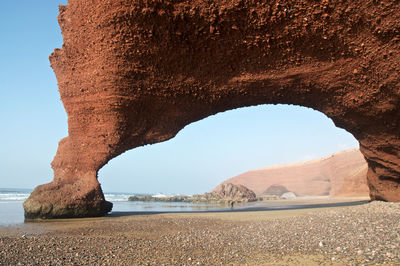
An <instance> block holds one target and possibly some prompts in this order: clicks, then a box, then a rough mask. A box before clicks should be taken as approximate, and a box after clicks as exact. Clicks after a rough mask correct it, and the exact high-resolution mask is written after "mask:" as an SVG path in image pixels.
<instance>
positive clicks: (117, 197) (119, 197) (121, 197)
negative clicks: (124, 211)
mask: <svg viewBox="0 0 400 266" xmlns="http://www.w3.org/2000/svg"><path fill="white" fill-rule="evenodd" d="M130 196H132V195H131V194H125V193H104V197H105V198H106V200H108V201H114V202H115V201H128V198H129V197H130Z"/></svg>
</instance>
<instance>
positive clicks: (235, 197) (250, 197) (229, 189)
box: [204, 183, 257, 202]
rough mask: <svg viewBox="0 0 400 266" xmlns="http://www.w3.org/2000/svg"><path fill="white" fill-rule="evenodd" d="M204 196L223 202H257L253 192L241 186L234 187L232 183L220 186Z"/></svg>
mask: <svg viewBox="0 0 400 266" xmlns="http://www.w3.org/2000/svg"><path fill="white" fill-rule="evenodd" d="M204 195H210V197H211V198H215V199H221V200H225V201H237V202H248V201H256V200H257V197H256V194H255V193H254V191H252V190H250V189H248V188H247V187H245V186H243V185H234V184H232V183H226V184H221V185H219V186H217V187H216V188H215V189H213V191H211V192H210V193H206V194H204Z"/></svg>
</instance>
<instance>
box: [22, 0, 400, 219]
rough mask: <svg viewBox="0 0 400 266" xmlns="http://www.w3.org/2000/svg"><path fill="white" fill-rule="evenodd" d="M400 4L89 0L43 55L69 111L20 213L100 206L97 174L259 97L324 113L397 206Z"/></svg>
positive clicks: (74, 3)
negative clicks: (49, 176)
mask: <svg viewBox="0 0 400 266" xmlns="http://www.w3.org/2000/svg"><path fill="white" fill-rule="evenodd" d="M399 9H400V3H399V2H396V1H392V2H387V3H386V2H385V3H384V2H378V1H363V2H362V3H355V2H349V1H347V2H346V1H343V2H338V1H322V2H318V3H312V4H311V3H309V2H306V1H298V2H295V3H294V2H293V1H269V2H263V3H258V2H254V1H242V0H237V1H230V2H229V3H228V2H225V1H215V2H213V3H212V4H208V3H206V2H203V1H178V2H176V1H171V2H170V1H161V2H160V1H132V0H122V1H100V0H92V1H83V0H69V1H68V5H66V6H61V7H60V15H59V17H58V19H59V24H60V27H61V30H62V34H63V41H64V44H63V47H62V48H61V49H56V50H55V51H54V52H53V53H52V54H51V56H50V62H51V66H52V68H53V69H54V72H55V74H56V77H57V81H58V85H59V92H60V96H61V99H62V101H63V103H64V107H65V109H66V112H67V115H68V137H66V138H64V139H63V140H61V141H60V143H59V148H58V151H57V154H56V156H55V158H54V160H53V162H52V168H53V169H54V181H53V182H52V183H49V184H46V185H42V186H39V187H37V188H36V189H35V190H34V192H33V193H32V194H31V196H30V197H29V198H28V199H27V201H25V203H24V208H25V216H26V217H27V218H40V217H42V218H51V217H81V216H96V215H103V214H105V213H106V212H107V211H108V210H109V209H110V207H111V206H110V205H109V204H107V202H105V201H104V196H103V193H102V191H101V188H100V185H99V183H98V181H97V171H98V170H99V169H100V168H101V167H102V166H103V165H105V164H106V163H107V162H108V161H109V160H110V159H112V158H114V157H116V156H118V155H119V154H121V153H123V152H124V151H126V150H129V149H132V148H135V147H139V146H143V145H145V144H152V143H157V142H161V141H165V140H168V139H170V138H172V137H174V136H175V135H176V134H177V132H179V130H181V129H182V128H183V127H184V126H186V125H188V124H190V123H192V122H194V121H198V120H201V119H202V118H205V117H208V116H210V115H212V114H216V113H219V112H222V111H226V110H231V109H235V108H239V107H246V106H254V105H259V104H278V103H281V104H295V105H300V106H305V107H310V108H313V109H314V110H318V111H320V112H322V113H324V114H325V115H327V116H328V117H330V118H331V119H332V120H333V121H334V123H335V124H336V125H337V126H338V127H340V128H344V129H345V130H347V131H348V132H350V133H351V134H353V136H354V137H355V138H356V139H357V140H358V141H359V143H360V150H361V152H362V153H363V155H364V156H365V158H366V160H367V162H368V166H369V168H368V184H369V188H370V195H371V198H372V199H381V200H387V201H400V186H399V185H400V154H399V150H400V149H399V147H400V139H399V136H400V116H399V111H400V110H399V108H400V93H399V91H400V87H399V86H400V74H399V73H400V47H399V40H400V35H399V34H400V31H399V29H400V14H399V12H398V10H399Z"/></svg>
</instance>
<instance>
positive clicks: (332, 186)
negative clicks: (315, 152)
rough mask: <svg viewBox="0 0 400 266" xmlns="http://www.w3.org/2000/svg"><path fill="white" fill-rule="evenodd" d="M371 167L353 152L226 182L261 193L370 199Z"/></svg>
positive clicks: (275, 167) (349, 151) (361, 156)
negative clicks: (283, 191) (369, 173)
mask: <svg viewBox="0 0 400 266" xmlns="http://www.w3.org/2000/svg"><path fill="white" fill-rule="evenodd" d="M367 168H368V166H367V163H366V161H365V159H364V156H363V155H362V154H361V153H360V151H359V150H358V149H353V150H348V151H342V152H338V153H335V154H332V155H330V156H328V157H325V158H321V159H316V160H312V161H308V162H300V163H294V164H287V165H279V166H271V167H267V168H263V169H258V170H252V171H248V172H245V173H243V174H240V175H238V176H236V177H233V178H230V179H228V180H226V181H224V183H233V184H242V185H244V186H246V187H248V188H249V189H252V190H253V191H254V192H255V193H257V194H269V193H273V192H274V191H277V192H280V190H282V189H286V190H287V191H293V192H295V193H296V194H297V195H299V196H368V186H367ZM266 188H267V190H266V191H265V189H266ZM287 191H285V192H287ZM272 195H276V194H272ZM279 196H280V195H279Z"/></svg>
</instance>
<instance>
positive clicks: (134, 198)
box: [128, 195, 191, 202]
mask: <svg viewBox="0 0 400 266" xmlns="http://www.w3.org/2000/svg"><path fill="white" fill-rule="evenodd" d="M128 201H144V202H191V197H189V196H167V197H153V196H148V195H144V196H130V197H129V198H128Z"/></svg>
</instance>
